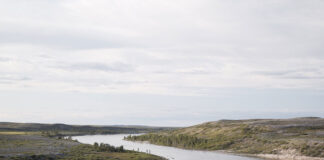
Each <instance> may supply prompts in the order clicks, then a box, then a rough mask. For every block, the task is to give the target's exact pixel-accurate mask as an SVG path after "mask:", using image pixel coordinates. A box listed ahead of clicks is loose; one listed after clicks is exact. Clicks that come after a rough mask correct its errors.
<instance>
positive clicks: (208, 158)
mask: <svg viewBox="0 0 324 160" xmlns="http://www.w3.org/2000/svg"><path fill="white" fill-rule="evenodd" d="M124 136H128V134H115V135H86V136H75V137H73V139H77V140H78V141H79V142H81V143H87V144H93V143H94V142H98V143H108V144H110V145H113V146H121V145H123V146H124V148H125V149H128V150H135V151H141V152H149V153H151V154H155V155H158V156H162V157H165V158H167V159H170V160H260V159H258V158H254V157H245V156H239V155H232V154H227V153H222V152H217V151H197V150H186V149H179V148H175V147H167V146H158V145H154V144H149V143H146V142H131V141H125V140H123V138H124Z"/></svg>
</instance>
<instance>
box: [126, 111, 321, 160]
mask: <svg viewBox="0 0 324 160" xmlns="http://www.w3.org/2000/svg"><path fill="white" fill-rule="evenodd" d="M125 139H127V140H131V141H148V142H150V143H153V144H158V145H165V146H173V147H179V148H185V149H198V150H226V151H229V152H236V153H247V154H275V155H280V154H286V153H289V154H293V155H294V156H309V157H324V119H322V118H316V117H306V118H294V119H251V120H220V121H216V122H207V123H203V124H200V125H196V126H192V127H187V128H181V129H175V130H170V131H161V132H157V133H149V134H144V135H139V136H128V137H125Z"/></svg>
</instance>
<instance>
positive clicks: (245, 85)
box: [0, 0, 324, 126]
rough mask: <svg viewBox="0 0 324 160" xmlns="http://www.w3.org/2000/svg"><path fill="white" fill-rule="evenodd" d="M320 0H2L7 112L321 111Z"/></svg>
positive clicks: (47, 118)
mask: <svg viewBox="0 0 324 160" xmlns="http://www.w3.org/2000/svg"><path fill="white" fill-rule="evenodd" d="M323 44H324V1H323V0H271V1H270V0H269V1H261V0H241V1H239V0H92V1H90V0H57V1H53V0H28V1H23V0H0V121H17V122H41V123H70V124H143V125H161V126H185V125H192V124H196V123H201V122H204V121H212V120H218V119H224V118H227V119H228V118H230V119H239V118H285V117H296V116H321V117H324V45H323Z"/></svg>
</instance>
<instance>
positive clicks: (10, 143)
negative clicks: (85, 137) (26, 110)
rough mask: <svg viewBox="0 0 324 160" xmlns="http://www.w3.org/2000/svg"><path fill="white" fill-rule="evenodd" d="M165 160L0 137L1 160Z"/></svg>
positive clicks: (26, 136)
mask: <svg viewBox="0 0 324 160" xmlns="http://www.w3.org/2000/svg"><path fill="white" fill-rule="evenodd" d="M5 159H10V160H11V159H12V160H15V159H17V160H18V159H19V160H37V159H42V160H47V159H48V160H49V159H52V160H56V159H57V160H113V159H114V160H116V159H119V160H163V158H161V157H158V156H154V155H150V154H146V153H140V152H134V151H127V150H126V151H124V152H106V151H105V152H104V151H98V150H96V149H95V148H94V146H93V145H86V144H80V143H78V142H75V141H71V140H63V139H60V140H59V139H55V138H48V137H43V136H40V135H34V134H30V133H28V134H21V132H19V133H18V134H16V133H14V132H11V133H8V134H4V133H3V134H0V160H5Z"/></svg>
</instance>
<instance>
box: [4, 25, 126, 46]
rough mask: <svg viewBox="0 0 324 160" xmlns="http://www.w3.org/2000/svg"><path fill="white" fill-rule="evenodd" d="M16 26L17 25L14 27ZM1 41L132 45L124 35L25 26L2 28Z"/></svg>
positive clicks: (54, 44)
mask: <svg viewBox="0 0 324 160" xmlns="http://www.w3.org/2000/svg"><path fill="white" fill-rule="evenodd" d="M13 28H15V27H13ZM0 43H25V44H32V45H35V44H37V45H45V46H50V47H56V48H64V49H93V48H120V47H123V46H130V44H128V42H127V41H126V40H123V37H120V36H114V35H109V34H108V35H107V34H106V35H104V36H103V35H99V34H90V33H87V32H86V31H84V32H82V31H79V32H78V31H71V30H59V29H55V28H53V29H52V30H51V29H43V28H32V29H28V28H24V29H23V30H20V29H19V30H15V29H5V30H3V31H1V30H0Z"/></svg>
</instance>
